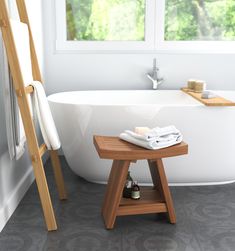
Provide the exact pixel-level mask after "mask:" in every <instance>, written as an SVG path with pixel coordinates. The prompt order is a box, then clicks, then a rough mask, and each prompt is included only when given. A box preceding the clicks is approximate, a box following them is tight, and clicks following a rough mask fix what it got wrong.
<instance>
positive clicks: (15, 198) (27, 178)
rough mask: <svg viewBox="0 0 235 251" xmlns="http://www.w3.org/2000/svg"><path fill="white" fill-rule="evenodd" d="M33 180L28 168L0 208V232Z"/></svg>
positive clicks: (31, 172) (30, 170) (30, 169)
mask: <svg viewBox="0 0 235 251" xmlns="http://www.w3.org/2000/svg"><path fill="white" fill-rule="evenodd" d="M33 181H34V173H33V169H32V168H29V170H28V171H27V172H26V173H25V175H24V176H23V177H22V179H21V180H20V181H19V183H18V184H17V185H16V187H15V188H14V190H13V191H12V193H11V196H10V197H9V198H8V200H7V201H6V202H5V203H4V205H3V206H2V207H1V208H0V232H1V231H2V229H3V228H4V226H5V225H6V223H7V221H8V220H9V219H10V217H11V216H12V214H13V213H14V211H15V209H16V208H17V206H18V205H19V203H20V201H21V200H22V198H23V197H24V195H25V193H26V192H27V191H28V189H29V187H30V186H31V184H32V183H33Z"/></svg>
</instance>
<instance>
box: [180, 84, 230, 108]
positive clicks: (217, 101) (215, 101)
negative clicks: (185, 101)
mask: <svg viewBox="0 0 235 251" xmlns="http://www.w3.org/2000/svg"><path fill="white" fill-rule="evenodd" d="M181 90H182V91H183V92H185V93H187V94H188V95H190V96H191V97H193V98H195V99H196V100H198V101H200V102H201V103H202V104H204V105H206V106H235V102H233V101H230V100H227V99H225V98H223V97H215V98H210V99H203V98H201V96H202V94H201V93H196V92H193V91H191V90H190V89H188V88H181Z"/></svg>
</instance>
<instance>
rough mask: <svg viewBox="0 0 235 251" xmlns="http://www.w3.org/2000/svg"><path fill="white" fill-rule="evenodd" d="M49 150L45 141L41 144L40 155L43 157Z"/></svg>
mask: <svg viewBox="0 0 235 251" xmlns="http://www.w3.org/2000/svg"><path fill="white" fill-rule="evenodd" d="M46 152H47V146H46V144H45V143H43V144H42V145H40V147H39V153H40V156H41V157H42V156H43V155H44V153H46Z"/></svg>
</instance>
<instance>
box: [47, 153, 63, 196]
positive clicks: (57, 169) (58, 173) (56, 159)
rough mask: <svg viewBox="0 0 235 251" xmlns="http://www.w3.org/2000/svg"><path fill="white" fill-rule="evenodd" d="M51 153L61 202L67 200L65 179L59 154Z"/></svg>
mask: <svg viewBox="0 0 235 251" xmlns="http://www.w3.org/2000/svg"><path fill="white" fill-rule="evenodd" d="M49 152H50V157H51V163H52V167H53V171H54V175H55V181H56V186H57V190H58V193H59V198H60V200H66V199H67V192H66V189H65V184H64V178H63V174H62V170H61V165H60V160H59V156H58V152H57V151H54V150H50V151H49Z"/></svg>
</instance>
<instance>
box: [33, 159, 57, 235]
mask: <svg viewBox="0 0 235 251" xmlns="http://www.w3.org/2000/svg"><path fill="white" fill-rule="evenodd" d="M38 157H39V158H38V159H34V158H33V160H32V164H33V168H34V174H35V179H36V183H37V187H38V192H39V196H40V200H41V205H42V209H43V213H44V217H45V221H46V225H47V229H48V231H53V230H56V229H57V224H56V220H55V215H54V210H53V207H52V203H51V197H50V193H49V190H48V186H47V180H46V176H45V172H44V168H43V164H42V160H41V158H40V156H38Z"/></svg>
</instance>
